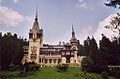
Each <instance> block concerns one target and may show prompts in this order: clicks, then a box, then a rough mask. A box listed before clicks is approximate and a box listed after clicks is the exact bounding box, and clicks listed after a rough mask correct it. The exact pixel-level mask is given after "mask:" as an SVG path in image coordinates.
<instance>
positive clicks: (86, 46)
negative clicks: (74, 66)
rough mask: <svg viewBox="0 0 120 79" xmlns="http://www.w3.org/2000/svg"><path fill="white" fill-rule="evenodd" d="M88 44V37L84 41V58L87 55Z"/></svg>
mask: <svg viewBox="0 0 120 79" xmlns="http://www.w3.org/2000/svg"><path fill="white" fill-rule="evenodd" d="M89 42H90V37H88V38H87V39H86V40H84V46H83V53H84V55H85V56H88V55H89Z"/></svg>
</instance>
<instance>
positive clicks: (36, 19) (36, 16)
mask: <svg viewBox="0 0 120 79" xmlns="http://www.w3.org/2000/svg"><path fill="white" fill-rule="evenodd" d="M35 21H36V22H37V21H38V3H37V4H36V15H35Z"/></svg>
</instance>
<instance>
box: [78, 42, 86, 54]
mask: <svg viewBox="0 0 120 79" xmlns="http://www.w3.org/2000/svg"><path fill="white" fill-rule="evenodd" d="M77 47H78V55H79V56H84V53H83V45H81V44H80V42H79V40H78V46H77Z"/></svg>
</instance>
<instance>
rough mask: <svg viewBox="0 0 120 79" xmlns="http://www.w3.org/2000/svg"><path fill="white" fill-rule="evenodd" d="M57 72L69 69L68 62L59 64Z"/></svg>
mask: <svg viewBox="0 0 120 79" xmlns="http://www.w3.org/2000/svg"><path fill="white" fill-rule="evenodd" d="M56 68H57V72H66V71H67V69H68V65H67V64H61V65H57V66H56Z"/></svg>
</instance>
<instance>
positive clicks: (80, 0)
mask: <svg viewBox="0 0 120 79" xmlns="http://www.w3.org/2000/svg"><path fill="white" fill-rule="evenodd" d="M77 7H78V8H85V9H86V8H87V4H86V2H85V1H84V0H78V4H77Z"/></svg>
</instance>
